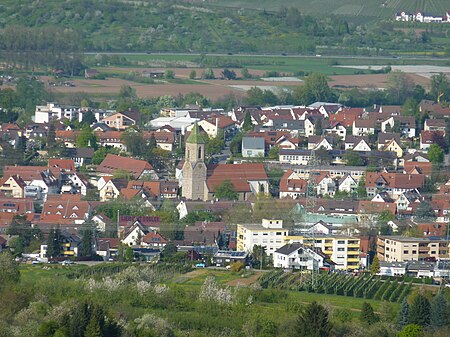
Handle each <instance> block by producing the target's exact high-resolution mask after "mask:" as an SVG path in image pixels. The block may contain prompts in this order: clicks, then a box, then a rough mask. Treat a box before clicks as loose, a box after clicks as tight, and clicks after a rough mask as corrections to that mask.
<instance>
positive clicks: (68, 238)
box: [39, 231, 81, 258]
mask: <svg viewBox="0 0 450 337" xmlns="http://www.w3.org/2000/svg"><path fill="white" fill-rule="evenodd" d="M80 245H81V238H80V237H79V236H78V235H74V234H71V233H69V232H66V231H62V232H61V235H60V252H59V255H60V256H62V257H65V258H70V257H77V256H78V254H79V248H80ZM39 256H40V257H41V258H45V257H48V256H47V245H41V250H40V253H39ZM50 257H56V256H50Z"/></svg>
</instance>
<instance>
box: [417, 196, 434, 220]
mask: <svg viewBox="0 0 450 337" xmlns="http://www.w3.org/2000/svg"><path fill="white" fill-rule="evenodd" d="M415 216H416V218H417V219H419V220H426V219H431V218H435V217H436V214H435V213H434V210H433V206H431V204H430V203H429V202H428V201H426V200H424V201H422V202H421V203H420V204H419V207H417V211H416V214H415Z"/></svg>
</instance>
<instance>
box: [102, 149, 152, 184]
mask: <svg viewBox="0 0 450 337" xmlns="http://www.w3.org/2000/svg"><path fill="white" fill-rule="evenodd" d="M121 170H123V171H126V172H128V173H130V175H131V176H132V177H133V178H135V179H143V178H144V177H146V178H150V179H158V176H157V175H156V172H155V170H154V169H153V167H152V165H150V163H148V162H146V161H145V160H138V159H133V158H127V157H121V156H117V155H114V154H108V155H107V156H106V158H105V159H104V160H103V161H102V162H101V163H100V165H99V166H98V167H97V172H99V173H100V174H101V175H109V176H113V175H114V173H116V172H117V171H121Z"/></svg>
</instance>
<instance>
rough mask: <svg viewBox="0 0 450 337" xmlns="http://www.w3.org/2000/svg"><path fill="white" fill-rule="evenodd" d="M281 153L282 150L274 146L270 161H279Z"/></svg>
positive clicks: (270, 153) (270, 151)
mask: <svg viewBox="0 0 450 337" xmlns="http://www.w3.org/2000/svg"><path fill="white" fill-rule="evenodd" d="M279 152H280V148H279V147H278V146H272V147H271V148H270V150H269V155H268V156H269V158H270V159H278V155H279Z"/></svg>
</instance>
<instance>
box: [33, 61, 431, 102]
mask: <svg viewBox="0 0 450 337" xmlns="http://www.w3.org/2000/svg"><path fill="white" fill-rule="evenodd" d="M110 69H114V68H110ZM117 69H119V68H117ZM138 69H139V70H144V69H143V68H138ZM152 69H154V68H152ZM120 70H130V71H131V70H136V68H120ZM191 70H192V69H189V68H181V69H174V71H175V73H176V76H177V77H179V78H186V77H188V76H189V72H190V71H191ZM198 70H199V71H201V70H200V69H198ZM197 73H198V72H197ZM252 73H254V74H256V71H252ZM388 76H389V75H388V74H364V75H336V76H331V77H330V82H329V85H330V86H331V87H337V88H353V87H359V88H386V86H387V83H388ZM408 76H409V77H410V78H411V80H412V81H413V82H414V83H416V84H420V85H422V86H424V87H425V88H429V86H430V80H429V79H428V78H426V77H423V76H419V75H416V74H408ZM41 79H42V80H43V81H44V83H46V85H47V87H48V88H49V89H50V90H51V91H53V92H56V93H78V92H83V93H87V94H97V95H101V94H105V95H108V94H109V95H115V94H118V93H119V91H120V88H121V87H122V86H123V85H127V86H130V87H132V88H134V89H136V94H137V95H138V97H141V98H145V97H157V96H162V95H171V96H177V95H178V94H182V95H186V94H188V93H191V92H198V93H200V94H202V95H204V96H206V97H208V98H211V99H218V98H222V97H223V96H225V95H229V94H234V95H239V96H243V95H245V91H244V90H242V89H239V88H232V87H230V86H231V85H244V86H270V87H274V86H280V87H286V86H297V85H301V84H302V83H301V82H268V81H251V80H233V81H228V80H220V79H216V80H199V81H198V82H199V83H198V84H175V83H160V84H142V83H136V82H132V81H127V80H123V79H119V78H107V79H106V80H94V79H75V80H70V79H69V80H68V82H71V83H73V84H74V85H75V86H74V87H66V86H56V87H55V86H49V85H48V82H49V81H50V82H54V81H55V80H54V79H53V78H51V77H46V76H43V77H41Z"/></svg>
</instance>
